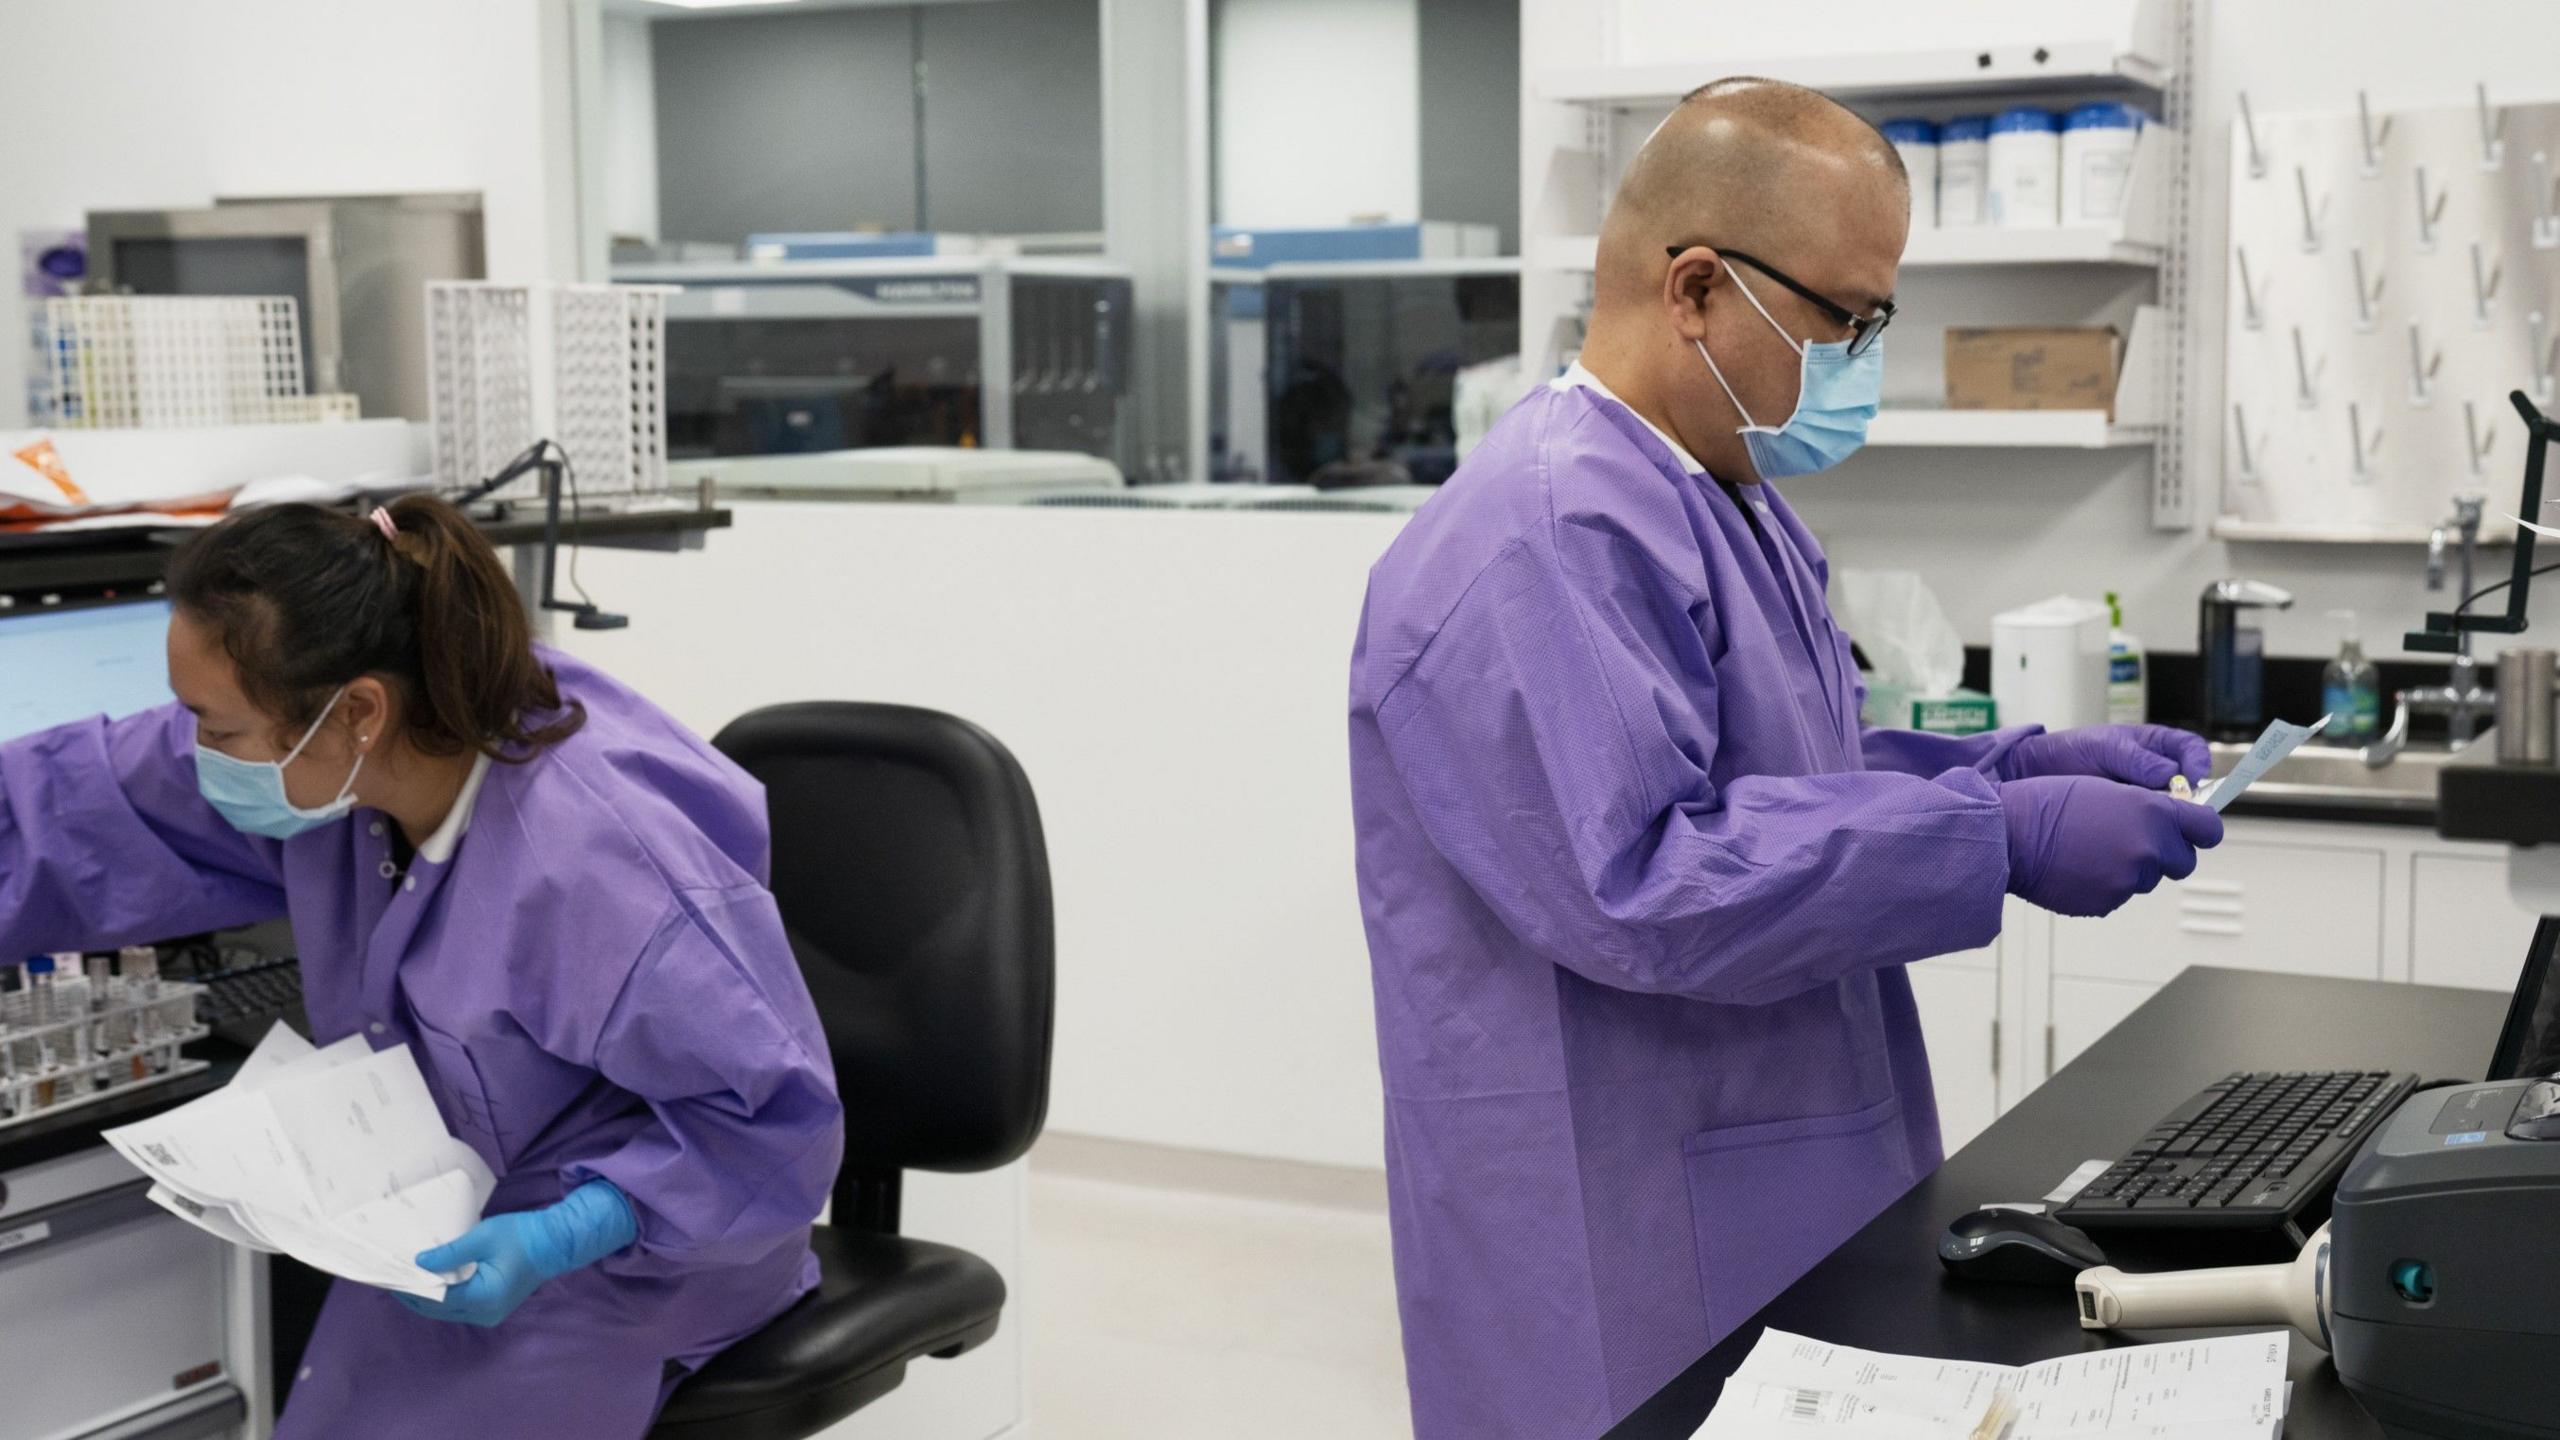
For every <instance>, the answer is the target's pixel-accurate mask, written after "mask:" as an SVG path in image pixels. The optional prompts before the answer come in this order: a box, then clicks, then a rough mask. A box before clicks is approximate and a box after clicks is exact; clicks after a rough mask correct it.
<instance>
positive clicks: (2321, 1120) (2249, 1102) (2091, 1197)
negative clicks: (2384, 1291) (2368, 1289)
mask: <svg viewBox="0 0 2560 1440" xmlns="http://www.w3.org/2000/svg"><path fill="white" fill-rule="evenodd" d="M2417 1083H2418V1077H2416V1076H2414V1075H2401V1074H2393V1073H2391V1072H2389V1071H2384V1070H2335V1071H2289V1072H2278V1071H2272V1070H2262V1071H2253V1072H2249V1073H2239V1074H2232V1075H2226V1076H2224V1077H2223V1078H2222V1079H2220V1080H2217V1081H2215V1082H2213V1083H2212V1084H2210V1085H2207V1086H2205V1087H2204V1088H2203V1089H2202V1090H2200V1091H2198V1092H2196V1094H2195V1095H2194V1096H2193V1097H2191V1098H2190V1099H2188V1100H2187V1101H2186V1103H2184V1104H2182V1105H2180V1106H2179V1107H2178V1108H2176V1109H2174V1110H2172V1111H2170V1112H2169V1113H2168V1114H2167V1115H2165V1116H2163V1117H2162V1118H2161V1120H2160V1122H2159V1123H2158V1124H2156V1125H2154V1126H2152V1127H2151V1130H2150V1133H2148V1134H2146V1135H2144V1136H2143V1137H2142V1138H2141V1139H2140V1140H2137V1141H2135V1142H2134V1143H2133V1144H2132V1145H2131V1146H2130V1147H2128V1148H2127V1149H2126V1150H2125V1152H2124V1155H2123V1156H2122V1158H2120V1159H2118V1160H2117V1161H2115V1163H2114V1164H2112V1165H2110V1166H2109V1167H2108V1168H2107V1170H2106V1171H2105V1173H2103V1174H2101V1175H2100V1176H2099V1177H2098V1178H2097V1179H2095V1180H2092V1181H2090V1182H2089V1184H2088V1186H2087V1188H2085V1189H2083V1190H2081V1192H2080V1193H2079V1194H2077V1195H2074V1196H2072V1197H2071V1199H2070V1201H2069V1202H2068V1203H2066V1204H2064V1205H2063V1206H2062V1208H2061V1209H2059V1210H2057V1211H2056V1212H2055V1215H2056V1217H2057V1218H2059V1219H2061V1220H2063V1221H2065V1222H2067V1223H2069V1224H2072V1225H2077V1226H2079V1227H2081V1228H2082V1229H2084V1230H2153V1229H2172V1230H2190V1229H2213V1230H2258V1231H2270V1230H2272V1231H2279V1232H2282V1233H2284V1234H2285V1235H2286V1237H2287V1238H2288V1239H2290V1240H2292V1241H2293V1242H2295V1243H2297V1244H2299V1243H2300V1242H2301V1240H2302V1239H2303V1236H2304V1230H2303V1227H2302V1225H2301V1223H2300V1222H2301V1220H2302V1218H2303V1214H2304V1212H2305V1211H2306V1210H2307V1209H2309V1208H2311V1207H2312V1206H2314V1205H2315V1204H2316V1203H2317V1202H2318V1201H2320V1200H2321V1199H2323V1198H2324V1197H2325V1196H2326V1195H2327V1193H2328V1191H2329V1187H2330V1186H2331V1184H2332V1183H2334V1182H2335V1181H2336V1179H2337V1177H2338V1175H2339V1173H2340V1172H2341V1171H2343V1170H2345V1168H2346V1166H2347V1162H2348V1160H2349V1159H2351V1158H2352V1157H2353V1156H2354V1154H2355V1149H2356V1146H2357V1145H2358V1144H2359V1143H2361V1142H2362V1141H2363V1139H2364V1137H2365V1136H2366V1135H2367V1134H2369V1133H2371V1132H2372V1131H2373V1130H2374V1129H2375V1128H2376V1127H2377V1126H2379V1125H2380V1124H2381V1123H2382V1121H2383V1119H2384V1118H2385V1117H2386V1116H2388V1115H2389V1114H2390V1113H2391V1108H2392V1107H2393V1106H2395V1105H2397V1104H2399V1103H2400V1101H2401V1099H2402V1098H2403V1097H2405V1096H2406V1095H2408V1093H2409V1092H2410V1091H2411V1090H2413V1089H2415V1088H2416V1087H2417Z"/></svg>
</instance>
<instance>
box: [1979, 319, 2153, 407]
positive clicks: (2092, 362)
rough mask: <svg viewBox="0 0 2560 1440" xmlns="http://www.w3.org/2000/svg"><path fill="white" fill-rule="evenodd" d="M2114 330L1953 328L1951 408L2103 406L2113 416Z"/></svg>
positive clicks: (2114, 374) (2114, 388)
mask: <svg viewBox="0 0 2560 1440" xmlns="http://www.w3.org/2000/svg"><path fill="white" fill-rule="evenodd" d="M2116 351H2117V343H2116V332H2115V331H2113V330H1949V331H1948V332H1947V408H1948V409H1950V410H2104V411H2106V412H2107V417H2108V418H2109V419H2110V420H2112V419H2114V418H2115V409H2116V368H2117V354H2116Z"/></svg>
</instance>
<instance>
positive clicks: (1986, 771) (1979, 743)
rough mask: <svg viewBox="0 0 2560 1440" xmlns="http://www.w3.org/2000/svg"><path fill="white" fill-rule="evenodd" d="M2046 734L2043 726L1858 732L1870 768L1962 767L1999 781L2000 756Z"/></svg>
mask: <svg viewBox="0 0 2560 1440" xmlns="http://www.w3.org/2000/svg"><path fill="white" fill-rule="evenodd" d="M2043 733H2044V727H2043V726H2041V725H2019V726H2015V727H2012V728H2010V729H2007V730H1986V731H1984V732H1983V733H1982V734H1979V735H1932V734H1930V733H1928V732H1927V731H1925V730H1887V729H1869V730H1866V731H1865V732H1864V733H1862V734H1860V735H1859V737H1858V748H1859V750H1860V751H1862V752H1863V753H1864V754H1865V756H1866V760H1867V768H1868V769H1870V770H1891V771H1895V772H1897V773H1899V774H1903V775H1924V776H1925V775H1942V774H1945V773H1946V772H1947V771H1949V770H1957V769H1963V770H1975V771H1979V772H1981V773H1982V774H1983V775H1985V776H1987V777H1989V778H1991V779H1994V780H1997V779H1998V778H2000V770H1999V766H2000V759H2001V757H2002V756H2004V755H2007V754H2008V753H2009V752H2010V751H2011V750H2014V749H2016V748H2017V745H2018V742H2019V741H2021V740H2024V739H2026V738H2027V737H2028V736H2030V735H2041V734H2043Z"/></svg>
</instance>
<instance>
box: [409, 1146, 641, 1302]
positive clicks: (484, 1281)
mask: <svg viewBox="0 0 2560 1440" xmlns="http://www.w3.org/2000/svg"><path fill="white" fill-rule="evenodd" d="M639 1233H640V1227H639V1222H638V1221H637V1220H635V1219H634V1218H633V1217H632V1214H631V1202H630V1200H628V1199H626V1198H625V1197H624V1196H623V1193H622V1191H621V1190H619V1189H617V1188H616V1187H615V1186H614V1183H613V1182H612V1181H610V1180H590V1181H588V1182H587V1183H586V1184H584V1185H581V1186H579V1187H578V1188H577V1189H575V1190H572V1191H570V1192H569V1193H568V1194H566V1195H563V1196H561V1197H560V1203H559V1204H557V1205H553V1206H550V1207H549V1208H547V1209H542V1210H517V1211H513V1212H511V1213H508V1214H505V1215H491V1216H489V1217H488V1218H486V1219H484V1220H482V1221H481V1222H480V1223H479V1224H477V1225H474V1226H472V1227H471V1228H470V1229H469V1230H466V1231H464V1232H463V1234H462V1236H461V1238H460V1239H457V1240H453V1241H450V1242H448V1243H446V1244H443V1245H439V1246H437V1247H436V1248H434V1249H433V1250H421V1251H419V1252H418V1265H419V1267H420V1268H422V1269H426V1270H432V1271H434V1272H436V1273H437V1274H439V1275H443V1274H449V1273H451V1272H453V1271H456V1270H459V1269H461V1268H462V1267H463V1266H464V1265H466V1264H468V1265H471V1266H472V1267H474V1268H473V1269H472V1272H471V1278H470V1279H468V1280H465V1281H462V1282H461V1283H459V1284H456V1285H449V1286H447V1287H445V1292H444V1299H442V1300H422V1299H420V1298H418V1297H417V1296H415V1295H402V1296H400V1297H399V1300H400V1303H401V1304H403V1305H406V1306H408V1307H409V1308H410V1309H412V1310H415V1311H417V1312H418V1313H419V1314H421V1315H424V1316H426V1317H427V1318H429V1319H431V1320H458V1321H460V1322H461V1323H463V1324H465V1325H495V1324H497V1323H498V1322H499V1321H501V1320H504V1319H506V1318H507V1317H508V1316H509V1315H511V1314H513V1313H515V1308H516V1307H517V1306H519V1305H521V1304H523V1303H524V1300H525V1297H526V1296H528V1295H530V1294H532V1293H533V1290H534V1287H535V1286H537V1285H540V1284H541V1283H542V1282H543V1281H545V1280H551V1279H555V1278H557V1277H559V1276H562V1275H566V1274H568V1273H569V1272H570V1271H572V1270H577V1269H581V1268H583V1267H585V1266H589V1265H593V1264H594V1263H596V1262H597V1261H599V1260H601V1259H603V1258H604V1257H606V1256H607V1255H610V1254H612V1253H613V1252H614V1251H616V1250H619V1249H621V1248H622V1247H623V1246H625V1245H628V1244H630V1243H631V1242H632V1241H633V1240H634V1239H636V1238H638V1236H639Z"/></svg>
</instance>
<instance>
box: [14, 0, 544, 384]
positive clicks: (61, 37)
mask: <svg viewBox="0 0 2560 1440" xmlns="http://www.w3.org/2000/svg"><path fill="white" fill-rule="evenodd" d="M568 3H569V0H435V3H432V4H419V3H415V0H226V3H223V4H219V5H206V4H188V3H181V0H7V3H5V4H0V55H6V56H8V57H9V60H10V63H11V65H12V66H13V67H15V68H16V70H17V72H18V74H19V75H20V76H21V77H22V80H23V83H19V84H12V85H7V86H0V134H5V135H7V136H9V137H10V146H9V160H8V164H7V166H6V170H5V179H0V237H5V239H6V241H7V243H8V245H9V249H10V252H11V253H12V254H14V253H15V249H16V246H15V238H16V234H17V232H18V231H20V230H22V229H26V228H30V227H36V226H76V225H78V224H79V223H81V217H82V215H83V214H84V213H85V212H87V211H89V210H92V209H119V208H123V209H147V208H153V207H160V206H184V205H203V204H208V203H210V202H211V201H212V200H213V198H214V197H215V196H217V195H231V196H242V195H276V194H303V195H309V194H326V193H331V192H375V193H378V192H383V191H399V190H478V191H481V192H482V193H483V195H484V196H485V199H486V204H487V214H488V240H489V269H490V273H491V275H492V276H494V277H498V278H518V279H521V278H528V277H538V276H544V275H553V274H558V275H573V274H574V273H575V267H576V263H577V256H576V249H575V243H576V242H575V232H576V228H577V227H576V209H575V207H576V196H575V193H574V187H573V186H571V185H570V184H568V183H565V176H566V174H567V171H568V169H569V166H568V162H567V154H568V144H569V134H568V105H567V95H566V87H565V85H564V84H562V83H560V80H559V77H561V76H564V75H565V74H566V60H565V58H564V57H565V53H566V45H567V29H568V27H567V15H568ZM0 323H4V324H5V326H6V330H5V338H0V424H6V423H11V422H13V421H14V420H15V419H17V418H19V414H20V410H21V408H22V405H23V395H24V385H23V383H22V378H21V369H22V367H23V364H24V360H25V355H24V351H25V349H26V347H25V345H24V344H23V343H22V342H21V341H20V340H19V339H18V338H17V337H19V336H20V335H23V334H24V333H25V319H24V316H23V313H22V304H21V302H20V300H19V298H18V296H17V292H16V287H15V286H14V285H13V286H11V287H10V289H9V292H8V295H7V298H6V299H5V300H0Z"/></svg>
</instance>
